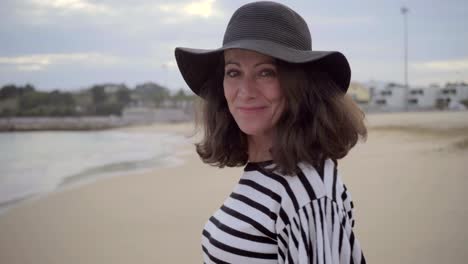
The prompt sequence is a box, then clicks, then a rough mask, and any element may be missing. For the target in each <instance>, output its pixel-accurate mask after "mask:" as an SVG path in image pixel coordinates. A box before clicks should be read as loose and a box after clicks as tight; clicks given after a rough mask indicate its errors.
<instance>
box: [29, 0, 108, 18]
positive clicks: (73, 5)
mask: <svg viewBox="0 0 468 264" xmlns="http://www.w3.org/2000/svg"><path fill="white" fill-rule="evenodd" d="M30 1H31V3H32V4H34V5H36V6H38V7H42V8H46V9H55V10H62V11H71V12H74V11H76V12H83V13H88V14H92V15H99V14H109V13H113V9H112V8H111V7H110V6H106V5H103V4H94V3H90V2H88V1H86V0H30Z"/></svg>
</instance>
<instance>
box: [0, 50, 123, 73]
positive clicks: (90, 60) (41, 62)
mask: <svg viewBox="0 0 468 264" xmlns="http://www.w3.org/2000/svg"><path fill="white" fill-rule="evenodd" d="M121 62H122V59H120V58H118V57H116V56H112V55H106V54H101V53H55V54H34V55H26V56H15V57H0V65H4V66H7V67H8V66H13V67H15V68H16V69H17V70H19V71H42V70H45V69H47V68H48V67H50V66H53V65H67V64H68V65H71V64H73V65H76V64H87V65H98V66H109V65H116V64H120V63H121Z"/></svg>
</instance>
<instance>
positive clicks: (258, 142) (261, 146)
mask: <svg viewBox="0 0 468 264" xmlns="http://www.w3.org/2000/svg"><path fill="white" fill-rule="evenodd" d="M248 141H249V161H252V162H259V161H266V160H271V159H272V156H271V153H270V149H271V147H272V137H271V135H261V136H249V137H248Z"/></svg>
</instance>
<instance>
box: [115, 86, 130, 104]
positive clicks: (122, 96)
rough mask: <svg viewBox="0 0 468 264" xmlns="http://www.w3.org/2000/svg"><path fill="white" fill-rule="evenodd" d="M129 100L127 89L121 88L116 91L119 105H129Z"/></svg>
mask: <svg viewBox="0 0 468 264" xmlns="http://www.w3.org/2000/svg"><path fill="white" fill-rule="evenodd" d="M130 100H131V97H130V90H129V89H128V88H127V87H123V88H121V89H119V90H118V91H117V101H118V102H119V103H120V104H122V105H123V106H126V105H127V104H128V103H130Z"/></svg>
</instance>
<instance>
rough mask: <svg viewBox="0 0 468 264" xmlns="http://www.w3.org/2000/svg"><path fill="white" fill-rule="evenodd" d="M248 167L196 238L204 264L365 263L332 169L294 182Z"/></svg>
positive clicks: (349, 206)
mask: <svg viewBox="0 0 468 264" xmlns="http://www.w3.org/2000/svg"><path fill="white" fill-rule="evenodd" d="M271 165H272V164H271V162H261V163H248V164H247V165H246V167H245V169H244V173H243V175H242V176H241V178H240V180H239V182H238V184H237V185H236V186H235V188H234V190H233V192H232V193H231V194H230V196H229V197H228V198H227V199H226V200H225V201H224V203H223V205H222V206H221V208H219V209H218V210H217V211H216V212H215V213H214V215H213V216H212V217H211V218H210V219H209V220H208V222H207V223H206V225H205V227H204V229H203V235H202V249H203V259H204V262H205V263H245V264H248V263H265V264H266V263H290V264H292V263H304V264H305V263H314V264H315V263H317V264H329V263H366V261H365V258H364V255H363V253H362V250H361V246H360V244H359V241H358V240H357V238H356V237H355V235H354V233H353V229H352V228H353V227H354V217H353V208H354V206H353V202H352V199H351V195H350V193H349V191H348V190H347V188H346V186H345V184H344V183H343V182H342V180H341V177H340V176H339V174H338V172H337V169H336V163H335V162H334V161H332V160H326V161H325V163H324V166H323V168H321V169H319V170H316V169H314V168H313V167H311V166H307V165H304V164H299V168H300V169H301V173H298V175H295V176H287V175H281V174H279V173H271V172H268V171H266V170H265V167H266V166H271Z"/></svg>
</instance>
